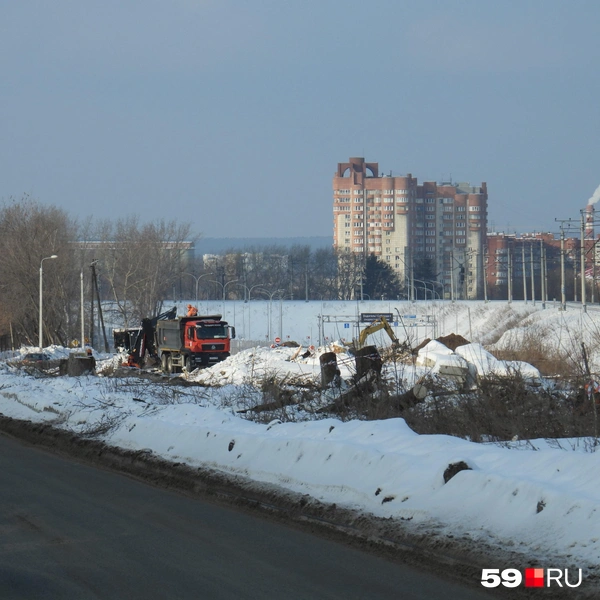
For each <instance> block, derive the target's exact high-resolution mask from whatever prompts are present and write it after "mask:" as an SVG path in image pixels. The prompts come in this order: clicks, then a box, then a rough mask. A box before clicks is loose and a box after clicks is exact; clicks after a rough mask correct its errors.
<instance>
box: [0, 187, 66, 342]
mask: <svg viewBox="0 0 600 600" xmlns="http://www.w3.org/2000/svg"><path fill="white" fill-rule="evenodd" d="M76 236H77V224H76V222H75V221H73V220H72V219H70V218H69V217H68V216H67V214H66V213H65V212H64V211H63V210H61V209H59V208H56V207H54V206H44V205H42V204H40V203H39V202H38V201H36V200H33V199H31V198H29V197H28V196H24V197H23V198H22V199H20V200H15V199H12V198H11V199H9V201H8V202H6V203H5V204H4V205H3V206H2V207H1V208H0V252H1V255H2V261H1V262H0V282H1V284H0V303H1V306H2V311H1V313H2V321H1V322H0V327H2V330H3V332H6V330H7V329H8V330H10V331H11V333H12V335H13V339H14V340H15V341H16V342H18V343H28V344H32V345H34V344H35V345H37V344H38V341H39V340H38V337H39V291H40V290H39V285H40V268H41V265H42V259H44V258H47V257H50V256H54V255H56V256H57V257H58V258H57V259H56V260H52V261H48V262H46V263H45V264H44V266H43V324H44V331H43V343H60V344H63V345H67V343H68V342H69V340H70V339H71V338H72V337H73V336H74V333H75V331H76V326H77V318H78V311H77V306H76V305H75V304H74V303H73V301H72V300H73V297H74V292H75V290H76V286H77V278H76V271H75V269H74V252H73V246H72V241H73V240H74V239H76Z"/></svg>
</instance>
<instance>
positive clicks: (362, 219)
mask: <svg viewBox="0 0 600 600" xmlns="http://www.w3.org/2000/svg"><path fill="white" fill-rule="evenodd" d="M487 199H488V196H487V185H486V183H485V182H484V183H482V184H481V186H471V185H470V184H469V183H452V182H442V183H436V182H429V181H426V182H423V183H422V184H419V183H418V182H417V179H416V178H415V177H413V176H412V175H411V174H410V173H409V174H408V175H406V176H392V175H391V173H390V175H389V176H388V175H383V174H380V173H379V165H378V163H368V162H365V160H364V158H360V157H358V158H350V159H349V162H347V163H338V167H337V172H336V173H335V175H334V177H333V244H334V246H335V247H336V248H338V249H340V250H347V251H350V252H354V253H360V254H362V255H364V256H365V257H366V256H367V255H369V254H374V255H375V256H377V257H379V258H380V259H381V260H384V261H385V262H387V263H389V264H390V266H392V267H393V268H394V269H395V270H396V271H397V272H398V273H399V274H400V275H401V277H404V278H405V281H406V282H407V286H408V287H413V286H414V285H417V283H415V282H418V272H419V265H421V268H422V265H424V264H428V265H429V266H430V269H429V270H430V271H433V273H432V277H433V278H434V280H435V281H436V282H437V283H438V284H439V285H440V287H439V288H437V291H436V292H435V293H436V294H439V295H441V294H442V290H443V294H444V296H445V297H446V298H450V297H452V298H477V297H483V296H482V294H483V273H484V268H483V254H484V249H485V246H486V231H487ZM415 273H417V275H415ZM427 283H429V280H428V282H427ZM434 288H435V286H433V285H432V287H431V290H434ZM432 295H433V292H432Z"/></svg>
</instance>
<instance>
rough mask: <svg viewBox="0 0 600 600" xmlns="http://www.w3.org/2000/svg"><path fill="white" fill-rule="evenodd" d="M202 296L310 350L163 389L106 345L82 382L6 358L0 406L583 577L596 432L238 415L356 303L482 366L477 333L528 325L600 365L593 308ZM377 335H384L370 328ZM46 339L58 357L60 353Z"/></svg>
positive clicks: (597, 531)
mask: <svg viewBox="0 0 600 600" xmlns="http://www.w3.org/2000/svg"><path fill="white" fill-rule="evenodd" d="M217 304H218V306H217ZM200 308H201V312H205V310H206V312H209V313H215V312H219V313H223V314H224V316H225V318H227V319H228V320H229V321H230V322H231V323H233V324H235V326H236V328H237V332H238V337H239V338H245V339H246V340H253V339H254V340H258V339H260V340H261V341H263V340H264V341H271V340H272V339H274V338H275V337H280V338H281V340H282V341H286V340H288V339H289V340H294V341H297V342H298V343H300V344H302V345H303V349H309V347H310V346H314V347H315V348H314V351H313V352H312V354H310V355H307V356H305V357H304V358H302V357H301V356H300V355H297V356H296V358H295V359H294V360H291V359H292V357H293V356H295V355H296V354H297V349H296V348H288V347H274V348H270V347H260V348H259V347H253V348H250V349H247V350H243V351H241V352H239V353H237V354H235V355H234V356H231V357H230V358H229V359H228V360H226V361H224V362H223V363H220V364H218V365H215V366H214V367H211V368H210V369H205V370H203V371H196V372H194V373H192V374H191V375H188V376H186V375H182V376H181V377H188V378H189V379H190V380H192V381H196V382H198V383H202V384H204V385H201V386H193V387H181V388H179V387H174V386H170V387H169V389H168V392H167V391H165V386H164V385H160V384H150V383H143V382H140V381H139V380H137V379H135V378H132V379H131V381H130V382H128V383H127V384H126V385H125V383H124V380H116V379H113V378H109V377H105V376H102V373H103V372H104V371H105V370H108V369H110V368H111V367H113V366H114V365H115V364H117V363H118V362H119V360H120V359H119V358H117V357H115V356H113V355H104V354H96V357H97V371H98V376H82V377H78V378H73V377H53V378H41V377H36V376H35V374H33V375H32V374H28V373H27V372H25V371H24V370H23V369H21V368H20V367H19V363H18V361H16V360H15V358H14V357H12V358H11V357H9V356H6V357H5V361H4V362H3V363H1V364H0V373H1V382H2V385H1V387H0V412H1V413H2V414H4V415H6V416H9V417H14V418H18V419H25V420H31V421H35V422H40V421H44V422H49V423H53V424H55V425H56V426H57V427H61V428H67V429H69V430H72V431H76V432H81V433H88V434H89V433H92V432H94V431H96V432H104V433H98V436H99V437H100V439H103V440H104V441H106V442H107V443H109V444H113V445H116V446H120V447H123V448H127V449H148V450H151V451H152V452H153V453H155V454H156V455H158V456H160V457H163V458H165V459H168V460H172V461H176V462H185V463H187V464H189V465H191V466H195V467H202V466H206V467H211V468H215V469H218V470H221V471H223V472H226V473H231V474H237V475H243V476H246V477H249V478H251V479H253V480H256V481H260V482H266V483H271V484H276V485H278V486H281V487H283V488H286V489H289V490H293V491H296V492H300V493H303V494H309V495H311V496H313V497H315V498H317V499H320V500H322V501H323V502H330V503H336V504H337V505H338V506H344V507H348V508H352V509H355V510H357V511H363V512H368V513H371V514H373V515H375V516H379V517H384V518H389V519H393V520H398V521H400V520H402V521H404V522H405V523H406V527H407V528H413V529H415V530H418V531H421V532H423V531H427V530H430V531H432V532H435V534H436V535H453V536H455V537H456V538H458V537H462V538H463V539H466V540H472V541H473V542H474V543H476V542H482V543H485V544H486V545H488V546H494V545H495V546H497V547H498V548H506V549H509V550H510V551H511V552H513V553H515V554H516V555H521V556H522V557H523V559H522V564H510V565H489V566H490V568H492V567H495V568H500V569H503V568H507V567H513V568H521V569H524V568H525V567H526V566H528V567H529V566H539V567H548V568H549V567H553V568H554V567H556V568H565V567H577V568H581V569H584V578H587V579H588V580H589V582H590V583H589V585H592V583H591V582H592V579H591V578H592V576H593V575H598V564H599V563H600V483H599V481H598V479H597V478H596V467H600V453H598V452H594V450H595V448H594V447H593V442H592V441H590V440H561V442H560V444H557V443H556V442H554V441H550V440H528V441H523V440H521V441H519V442H515V443H514V444H511V445H506V444H505V445H503V446H502V447H501V446H499V445H494V444H476V443H472V442H468V441H465V440H462V439H458V438H453V437H450V436H442V435H417V434H416V433H414V432H413V431H411V430H410V429H409V427H408V426H407V425H406V423H405V422H404V420H402V419H389V420H385V421H348V422H342V421H340V420H337V419H331V418H327V419H323V418H321V419H319V420H309V418H308V416H306V420H302V419H303V418H304V417H303V416H302V415H298V416H299V417H300V420H299V421H298V422H280V421H273V422H271V423H267V424H261V423H256V422H252V421H250V420H248V419H247V418H244V416H243V415H240V414H239V413H238V412H237V411H238V410H240V408H244V407H247V406H248V403H249V402H252V401H253V399H252V395H253V394H254V391H253V389H252V382H253V381H256V380H257V379H258V378H260V377H261V376H264V374H268V373H277V374H279V375H281V374H289V375H290V377H292V376H293V378H295V379H296V380H297V381H300V380H313V381H317V382H318V381H319V377H320V366H319V355H320V353H321V352H323V351H326V350H329V349H330V348H331V345H330V344H332V343H334V342H336V341H337V342H340V341H341V340H342V339H343V338H345V339H346V340H347V341H349V340H350V339H351V338H352V337H354V336H355V335H356V332H357V328H356V315H357V314H360V313H368V312H371V313H372V312H381V313H392V314H394V315H395V316H397V318H396V319H395V321H394V323H395V324H394V331H395V333H396V335H397V337H398V338H399V339H400V340H401V341H402V340H403V339H405V338H407V337H408V339H409V341H410V342H411V344H412V345H413V346H414V345H417V344H418V343H419V342H421V341H422V340H423V339H425V338H426V337H430V338H433V337H439V336H442V335H447V334H449V333H456V334H460V335H462V336H464V337H465V338H467V339H468V340H470V341H471V342H474V344H473V345H471V346H470V347H469V348H467V349H465V350H464V351H463V358H464V359H465V360H467V361H469V362H472V363H477V365H478V368H479V369H488V368H490V365H489V363H487V362H485V361H482V360H480V359H481V357H483V356H487V354H485V350H484V348H483V347H484V346H485V345H488V344H492V343H493V344H494V345H495V347H497V348H502V347H508V346H510V345H513V344H516V343H517V342H519V341H521V340H523V339H525V338H527V337H528V336H535V337H536V339H538V340H539V343H540V344H541V345H542V346H544V345H546V344H547V345H548V347H549V348H551V347H561V348H563V349H565V350H566V351H569V352H579V351H580V348H581V344H582V342H583V343H584V344H585V345H586V347H587V348H588V352H589V356H590V364H591V368H592V371H600V335H599V332H600V311H598V310H597V309H596V308H595V307H588V310H587V312H585V313H584V312H582V311H581V309H579V308H576V307H574V306H573V307H571V306H569V308H568V309H567V310H566V311H559V310H558V307H557V306H554V305H552V304H549V305H548V306H547V307H546V308H545V309H543V308H542V306H541V304H540V303H539V302H538V303H537V304H536V305H533V304H532V303H531V302H529V303H528V304H525V303H523V302H520V303H519V302H513V303H512V304H511V305H508V304H507V303H506V302H504V303H501V302H497V303H492V302H490V303H488V304H484V303H483V302H481V303H480V302H471V303H459V302H457V303H450V302H442V303H431V302H429V303H425V302H420V303H419V302H418V303H415V304H409V303H398V304H394V303H387V302H385V303H375V302H364V303H356V302H354V303H341V302H340V303H334V302H324V303H315V302H309V303H304V302H283V303H279V302H273V303H268V302H256V303H254V302H252V303H248V305H244V304H243V303H237V306H235V307H234V306H233V304H230V303H224V304H223V303H216V304H215V305H214V306H206V307H205V306H202V307H200ZM181 310H183V307H181ZM346 317H349V318H348V319H347V320H346V319H345V318H346ZM269 318H270V324H269V322H268V320H269ZM346 323H348V326H345V324H346ZM255 332H260V335H257V334H256V333H255ZM263 332H265V333H263ZM344 334H345V335H344ZM267 338H270V339H267ZM371 342H372V343H375V344H377V345H378V346H385V345H389V339H386V338H385V337H383V336H380V334H379V333H378V334H376V335H374V336H373V339H372V340H371ZM25 350H27V349H22V352H24V351H25ZM46 350H47V351H48V352H49V353H51V354H53V355H54V356H60V355H63V356H64V355H65V354H66V353H67V352H68V351H67V350H65V349H62V348H49V349H46ZM340 364H341V370H342V377H344V376H345V375H346V373H345V372H344V369H345V365H344V362H343V361H341V363H340ZM496 366H497V365H496ZM419 368H421V369H422V368H424V367H417V369H419ZM417 376H418V372H416V373H415V378H416V377H417ZM257 397H258V396H257ZM106 425H108V427H105V426H106ZM459 462H464V463H466V465H468V466H469V470H463V471H460V472H459V473H458V474H457V475H455V476H454V477H453V478H451V479H450V480H449V481H448V482H447V483H445V481H444V472H445V470H446V469H447V468H448V466H449V465H450V464H452V463H459ZM532 561H533V563H534V564H532ZM594 585H597V584H594ZM584 586H585V581H584V583H583V584H582V589H583V587H584ZM565 597H566V596H565ZM570 597H575V596H574V595H573V596H570Z"/></svg>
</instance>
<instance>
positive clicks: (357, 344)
mask: <svg viewBox="0 0 600 600" xmlns="http://www.w3.org/2000/svg"><path fill="white" fill-rule="evenodd" d="M381 329H383V330H384V331H385V332H386V333H387V334H388V336H389V338H390V339H391V340H392V348H393V349H394V350H398V349H399V348H400V345H401V344H400V340H399V339H398V338H397V337H396V334H395V333H394V330H393V329H392V327H391V326H390V324H389V323H388V321H387V319H386V318H385V317H383V316H381V317H378V318H377V319H376V320H375V321H373V322H372V323H370V324H369V325H367V327H365V328H364V329H363V330H362V331H361V332H360V333H359V335H358V339H357V340H354V342H353V344H352V349H353V350H359V349H360V348H363V347H364V345H365V342H366V341H367V338H368V337H369V336H370V335H372V334H373V333H375V332H377V331H380V330H381Z"/></svg>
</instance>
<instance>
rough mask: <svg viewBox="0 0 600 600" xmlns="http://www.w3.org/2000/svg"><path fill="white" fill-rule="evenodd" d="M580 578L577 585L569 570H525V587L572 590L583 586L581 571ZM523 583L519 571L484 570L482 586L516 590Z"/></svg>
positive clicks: (482, 571) (482, 572)
mask: <svg viewBox="0 0 600 600" xmlns="http://www.w3.org/2000/svg"><path fill="white" fill-rule="evenodd" d="M576 570H577V571H579V577H578V578H577V582H576V583H575V582H574V581H573V580H574V579H575V577H573V573H571V575H569V569H541V568H535V569H525V587H542V588H543V587H551V586H558V587H563V584H564V585H565V586H567V587H570V588H576V587H579V586H580V585H581V582H582V579H583V576H582V573H581V569H576ZM522 583H523V575H522V573H521V571H519V569H503V570H502V571H500V569H482V570H481V585H482V586H483V587H487V588H495V587H498V586H499V585H503V586H504V587H507V588H516V587H519V586H520V585H521V584H522Z"/></svg>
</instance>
